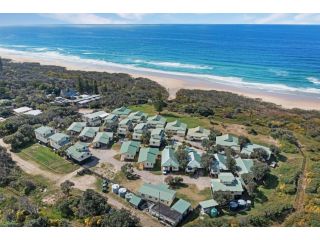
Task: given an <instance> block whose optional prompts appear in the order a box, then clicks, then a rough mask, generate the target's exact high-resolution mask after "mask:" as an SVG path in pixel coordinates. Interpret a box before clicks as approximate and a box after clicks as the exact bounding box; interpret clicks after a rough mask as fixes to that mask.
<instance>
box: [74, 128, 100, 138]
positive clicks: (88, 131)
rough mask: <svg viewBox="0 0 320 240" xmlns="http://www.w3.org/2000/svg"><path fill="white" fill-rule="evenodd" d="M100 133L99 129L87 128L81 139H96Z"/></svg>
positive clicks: (83, 131) (82, 132)
mask: <svg viewBox="0 0 320 240" xmlns="http://www.w3.org/2000/svg"><path fill="white" fill-rule="evenodd" d="M98 131H99V127H85V128H84V129H83V130H82V131H81V133H80V135H79V137H87V138H94V137H95V136H96V134H97V132H98Z"/></svg>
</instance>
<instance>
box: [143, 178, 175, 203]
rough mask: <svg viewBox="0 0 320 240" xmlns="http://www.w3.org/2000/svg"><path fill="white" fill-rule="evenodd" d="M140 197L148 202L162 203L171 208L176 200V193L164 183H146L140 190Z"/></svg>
mask: <svg viewBox="0 0 320 240" xmlns="http://www.w3.org/2000/svg"><path fill="white" fill-rule="evenodd" d="M138 195H139V196H140V197H141V198H142V199H144V200H146V201H150V202H154V203H158V202H160V203H162V204H164V205H166V206H169V207H170V206H171V204H172V202H173V200H174V199H175V198H176V191H174V190H171V189H169V186H168V185H166V184H163V183H159V184H150V183H144V184H143V185H142V186H141V187H140V188H139V190H138Z"/></svg>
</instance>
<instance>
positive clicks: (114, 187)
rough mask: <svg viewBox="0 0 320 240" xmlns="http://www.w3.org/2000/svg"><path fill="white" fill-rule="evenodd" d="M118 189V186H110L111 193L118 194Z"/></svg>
mask: <svg viewBox="0 0 320 240" xmlns="http://www.w3.org/2000/svg"><path fill="white" fill-rule="evenodd" d="M119 188H120V186H119V184H112V192H113V193H115V194H118V191H119Z"/></svg>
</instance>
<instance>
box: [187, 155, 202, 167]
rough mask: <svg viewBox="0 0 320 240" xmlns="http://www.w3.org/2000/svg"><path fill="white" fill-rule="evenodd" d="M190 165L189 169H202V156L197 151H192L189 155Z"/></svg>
mask: <svg viewBox="0 0 320 240" xmlns="http://www.w3.org/2000/svg"><path fill="white" fill-rule="evenodd" d="M188 157H189V163H188V167H191V168H202V159H201V155H200V154H199V153H198V152H196V151H190V152H189V153H188Z"/></svg>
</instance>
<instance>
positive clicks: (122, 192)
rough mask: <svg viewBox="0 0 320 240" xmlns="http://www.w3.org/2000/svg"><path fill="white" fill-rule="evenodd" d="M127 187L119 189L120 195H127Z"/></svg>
mask: <svg viewBox="0 0 320 240" xmlns="http://www.w3.org/2000/svg"><path fill="white" fill-rule="evenodd" d="M126 193H127V189H126V188H120V189H119V191H118V194H119V196H120V197H122V198H124V197H125V196H126Z"/></svg>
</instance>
